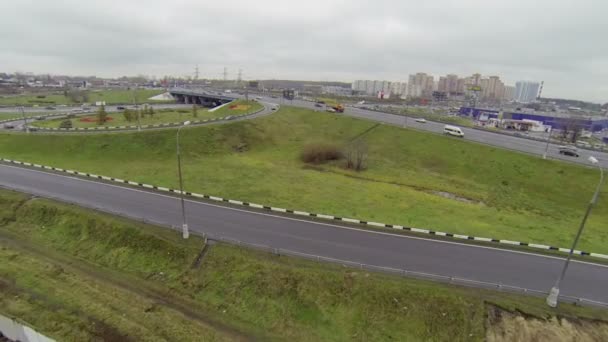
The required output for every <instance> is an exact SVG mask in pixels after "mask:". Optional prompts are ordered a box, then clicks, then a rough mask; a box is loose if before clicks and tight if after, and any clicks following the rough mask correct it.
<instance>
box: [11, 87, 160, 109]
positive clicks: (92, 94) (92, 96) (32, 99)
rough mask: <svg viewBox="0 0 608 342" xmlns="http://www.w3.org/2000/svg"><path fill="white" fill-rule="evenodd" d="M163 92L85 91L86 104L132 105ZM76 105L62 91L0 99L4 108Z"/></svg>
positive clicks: (146, 90) (153, 90) (152, 90)
mask: <svg viewBox="0 0 608 342" xmlns="http://www.w3.org/2000/svg"><path fill="white" fill-rule="evenodd" d="M163 92H164V90H162V89H160V90H158V89H137V90H135V91H133V90H126V89H116V90H90V91H87V94H88V101H85V102H88V103H95V102H96V101H105V102H106V104H108V105H111V104H125V103H127V104H128V103H133V96H134V95H135V97H136V98H137V101H138V102H139V103H144V102H147V100H148V98H150V97H152V96H156V95H158V94H162V93H163ZM72 104H78V103H77V102H74V101H72V99H71V98H70V97H69V96H68V97H66V96H64V94H63V91H57V92H52V93H46V94H38V93H36V94H28V95H20V96H6V97H0V105H4V106H41V107H44V106H56V105H72Z"/></svg>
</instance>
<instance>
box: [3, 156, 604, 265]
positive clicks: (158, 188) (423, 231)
mask: <svg viewBox="0 0 608 342" xmlns="http://www.w3.org/2000/svg"><path fill="white" fill-rule="evenodd" d="M0 162H5V163H8V164H14V165H22V166H27V167H33V168H38V169H44V170H51V171H55V172H61V173H67V174H71V175H77V176H82V177H87V178H92V179H99V180H104V181H110V182H114V183H119V184H127V185H131V186H136V187H141V188H145V189H151V190H156V191H163V192H170V193H174V194H181V191H180V190H177V189H171V188H166V187H162V186H157V185H150V184H145V183H139V182H134V181H129V180H124V179H120V178H114V177H107V176H100V175H96V174H92V173H86V172H80V171H74V170H68V169H62V168H57V167H53V166H46V165H40V164H33V163H28V162H22V161H18V160H11V159H5V158H0ZM184 194H185V195H187V196H190V197H194V198H199V199H206V200H212V201H217V202H225V203H229V204H233V205H239V206H245V207H251V208H255V209H261V210H266V211H273V212H278V213H283V214H291V215H298V216H305V217H311V218H318V219H324V220H329V221H340V222H345V223H351V224H361V225H366V226H371V227H375V228H389V229H396V230H402V231H409V232H412V233H417V234H426V235H435V236H439V237H444V238H451V239H454V240H468V241H477V242H485V243H494V244H502V245H509V246H511V247H513V246H524V247H529V248H535V249H542V250H549V251H557V252H562V253H570V249H569V248H562V247H554V246H548V245H542V244H536V243H528V242H520V241H511V240H502V239H493V238H487V237H477V236H469V235H461V234H453V233H446V232H440V231H435V230H430V229H421V228H415V227H407V226H401V225H395V224H386V223H380V222H373V221H364V220H359V219H353V218H346V217H340V216H334V215H326V214H319V213H309V212H306V211H300V210H293V209H285V208H278V207H273V206H268V205H262V204H256V203H250V202H244V201H240V200H233V199H227V198H222V197H217V196H211V195H205V194H198V193H193V192H189V191H184ZM573 254H575V255H579V256H590V257H593V258H600V259H604V260H608V255H606V254H599V253H592V252H586V251H580V250H574V251H573Z"/></svg>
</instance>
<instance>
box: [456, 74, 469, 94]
mask: <svg viewBox="0 0 608 342" xmlns="http://www.w3.org/2000/svg"><path fill="white" fill-rule="evenodd" d="M466 80H467V79H466V78H459V79H458V85H457V86H456V92H457V93H458V94H464V92H465V90H466Z"/></svg>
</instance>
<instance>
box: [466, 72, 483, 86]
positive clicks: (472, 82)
mask: <svg viewBox="0 0 608 342" xmlns="http://www.w3.org/2000/svg"><path fill="white" fill-rule="evenodd" d="M465 85H466V86H467V87H469V88H470V87H479V86H481V74H473V75H471V76H469V77H467V78H465Z"/></svg>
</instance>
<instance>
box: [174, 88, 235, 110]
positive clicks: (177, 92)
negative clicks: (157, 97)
mask: <svg viewBox="0 0 608 342" xmlns="http://www.w3.org/2000/svg"><path fill="white" fill-rule="evenodd" d="M169 93H170V94H171V96H173V97H174V98H175V101H177V102H178V103H185V104H198V105H201V106H204V107H217V106H220V105H223V104H225V103H228V102H231V101H234V100H236V99H237V97H235V96H226V95H223V94H217V93H214V92H210V91H207V90H204V89H186V88H171V89H169Z"/></svg>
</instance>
